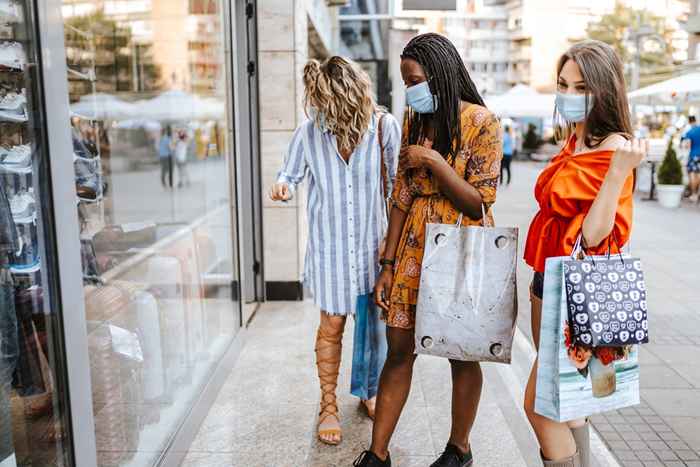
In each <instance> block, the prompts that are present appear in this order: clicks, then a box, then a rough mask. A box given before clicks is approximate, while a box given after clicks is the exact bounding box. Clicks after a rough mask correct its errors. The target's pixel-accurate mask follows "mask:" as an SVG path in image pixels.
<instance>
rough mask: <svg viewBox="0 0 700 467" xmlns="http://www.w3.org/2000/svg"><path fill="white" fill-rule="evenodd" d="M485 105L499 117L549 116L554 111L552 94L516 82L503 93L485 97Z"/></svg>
mask: <svg viewBox="0 0 700 467" xmlns="http://www.w3.org/2000/svg"><path fill="white" fill-rule="evenodd" d="M486 106H487V107H488V108H489V109H490V110H491V111H492V112H494V113H496V115H499V116H501V117H511V118H523V117H538V118H549V117H551V116H552V112H553V111H554V94H541V93H539V92H537V91H535V90H534V89H532V88H530V87H529V86H525V85H524V84H518V85H517V86H515V87H513V88H511V89H510V90H508V91H507V92H505V93H503V94H499V95H496V96H491V97H487V98H486Z"/></svg>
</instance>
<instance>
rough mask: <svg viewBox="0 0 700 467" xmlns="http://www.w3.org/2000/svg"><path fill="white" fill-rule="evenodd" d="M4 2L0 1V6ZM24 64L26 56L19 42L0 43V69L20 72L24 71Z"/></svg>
mask: <svg viewBox="0 0 700 467" xmlns="http://www.w3.org/2000/svg"><path fill="white" fill-rule="evenodd" d="M5 1H6V0H0V4H2V3H3V2H5ZM8 10H9V8H8ZM0 12H4V7H0ZM2 14H3V13H0V17H1V16H2ZM0 23H2V21H0ZM26 64H27V54H25V53H24V47H22V44H20V43H19V42H0V67H4V68H10V69H13V70H20V71H21V70H24V67H25V65H26Z"/></svg>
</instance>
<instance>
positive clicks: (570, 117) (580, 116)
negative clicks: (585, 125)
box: [555, 92, 593, 123]
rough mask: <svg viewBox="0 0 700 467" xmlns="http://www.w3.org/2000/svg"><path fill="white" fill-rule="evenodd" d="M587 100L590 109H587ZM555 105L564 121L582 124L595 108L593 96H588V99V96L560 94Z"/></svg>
mask: <svg viewBox="0 0 700 467" xmlns="http://www.w3.org/2000/svg"><path fill="white" fill-rule="evenodd" d="M586 100H588V107H586ZM555 105H556V106H557V111H559V113H560V114H561V116H562V117H564V120H566V121H567V122H569V123H580V122H583V121H584V120H586V117H587V116H588V113H589V112H590V111H591V108H593V96H591V95H588V99H586V94H563V93H561V92H558V93H557V97H556V101H555Z"/></svg>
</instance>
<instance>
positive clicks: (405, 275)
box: [384, 105, 502, 329]
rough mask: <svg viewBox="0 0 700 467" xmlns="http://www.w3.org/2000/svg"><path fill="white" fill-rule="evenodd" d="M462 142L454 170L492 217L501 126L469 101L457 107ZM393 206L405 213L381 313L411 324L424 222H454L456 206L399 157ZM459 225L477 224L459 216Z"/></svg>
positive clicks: (388, 319) (424, 173)
mask: <svg viewBox="0 0 700 467" xmlns="http://www.w3.org/2000/svg"><path fill="white" fill-rule="evenodd" d="M461 119H462V147H463V150H462V151H461V152H460V154H458V156H457V157H456V160H455V161H454V168H455V170H456V172H457V173H458V174H459V175H460V176H461V177H463V178H465V179H466V180H467V182H469V183H470V184H471V185H472V186H474V187H475V188H476V189H477V190H479V193H481V197H482V199H483V200H484V204H485V205H486V208H487V213H486V216H487V218H488V219H489V221H490V222H491V223H493V216H492V213H491V210H490V207H491V206H492V205H493V203H494V202H495V201H496V187H497V186H498V177H499V175H500V169H501V153H502V146H501V130H500V125H499V123H498V120H497V119H496V118H495V117H494V116H493V115H492V114H491V113H490V112H489V111H488V110H487V109H485V108H484V107H481V106H478V105H470V106H469V107H467V108H466V109H465V110H464V111H463V112H462V116H461ZM403 135H404V136H403V142H402V143H403V144H404V145H405V144H407V135H408V128H407V122H406V121H404V126H403ZM392 198H393V200H394V206H396V207H397V208H398V209H401V210H402V211H404V212H407V213H408V216H407V218H406V223H405V224H404V229H403V232H402V234H401V240H400V241H399V246H398V249H397V252H396V272H395V273H394V285H393V288H392V291H391V307H390V309H389V311H388V313H385V316H384V318H385V320H386V323H387V325H388V326H391V327H396V328H403V329H413V328H414V327H415V318H416V317H415V313H416V311H415V310H416V303H417V299H418V285H419V284H420V271H421V261H422V259H423V250H424V246H425V226H426V224H427V223H429V222H430V223H448V224H449V223H455V222H457V219H458V218H459V212H458V211H457V209H456V208H455V207H454V205H453V204H452V202H451V201H450V200H449V199H447V197H445V196H444V195H443V194H442V193H440V191H439V189H438V187H437V183H436V181H435V180H434V179H433V178H432V176H431V174H430V173H429V172H428V171H427V170H426V169H421V170H410V169H407V168H406V167H404V166H403V161H402V160H401V159H399V167H398V173H397V176H396V183H395V186H394V192H393V196H392ZM462 225H464V226H468V225H482V221H473V220H471V219H469V218H468V217H466V216H464V218H463V219H462Z"/></svg>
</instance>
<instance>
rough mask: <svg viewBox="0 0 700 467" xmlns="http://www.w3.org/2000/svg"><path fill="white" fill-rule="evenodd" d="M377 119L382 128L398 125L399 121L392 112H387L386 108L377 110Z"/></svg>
mask: <svg viewBox="0 0 700 467" xmlns="http://www.w3.org/2000/svg"><path fill="white" fill-rule="evenodd" d="M377 118H378V119H379V120H378V121H381V123H382V127H383V128H393V127H399V126H400V124H399V121H398V120H397V119H396V117H394V114H392V113H391V112H387V111H386V110H380V111H378V112H377Z"/></svg>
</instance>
